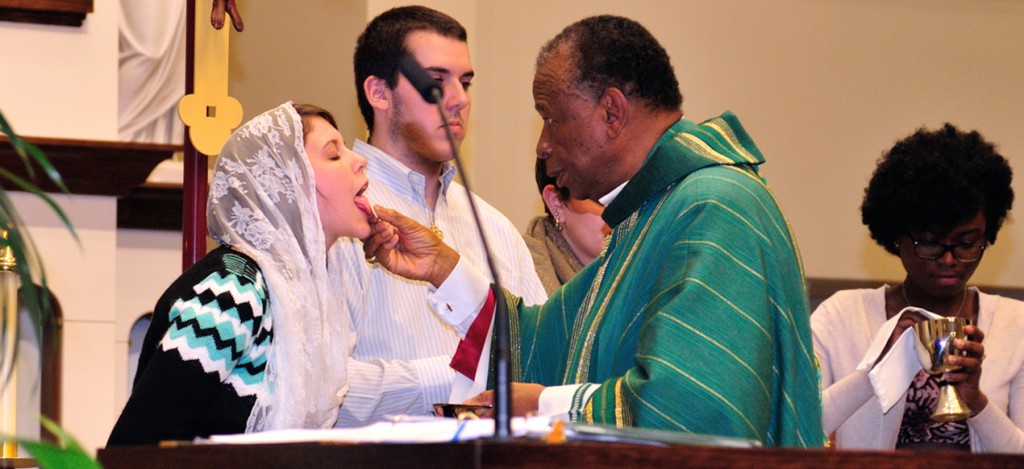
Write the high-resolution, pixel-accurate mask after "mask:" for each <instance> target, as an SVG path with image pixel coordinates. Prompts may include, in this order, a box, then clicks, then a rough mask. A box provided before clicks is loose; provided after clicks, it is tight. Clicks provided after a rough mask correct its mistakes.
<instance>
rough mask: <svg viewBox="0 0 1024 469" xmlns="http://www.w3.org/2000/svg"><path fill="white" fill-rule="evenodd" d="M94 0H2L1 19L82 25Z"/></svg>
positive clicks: (59, 24) (90, 10) (0, 2)
mask: <svg viewBox="0 0 1024 469" xmlns="http://www.w3.org/2000/svg"><path fill="white" fill-rule="evenodd" d="M92 1H93V0H0V21H13V22H16V23H37V24H52V25H58V26H82V22H83V21H85V15H87V14H89V13H92V11H93V9H92Z"/></svg>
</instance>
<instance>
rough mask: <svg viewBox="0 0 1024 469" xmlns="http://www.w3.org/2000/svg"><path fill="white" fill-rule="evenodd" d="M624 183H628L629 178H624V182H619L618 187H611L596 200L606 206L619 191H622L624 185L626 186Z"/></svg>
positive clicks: (613, 199)
mask: <svg viewBox="0 0 1024 469" xmlns="http://www.w3.org/2000/svg"><path fill="white" fill-rule="evenodd" d="M626 184H629V180H628V179H627V180H626V182H624V183H622V184H619V187H616V188H615V189H612V191H611V192H609V193H607V194H605V195H604V196H603V197H601V198H600V199H597V201H598V202H601V205H604V206H605V207H607V206H608V204H610V203H612V202H614V201H615V198H616V197H618V196H619V193H620V192H622V189H623V188H624V187H626Z"/></svg>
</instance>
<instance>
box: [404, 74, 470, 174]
mask: <svg viewBox="0 0 1024 469" xmlns="http://www.w3.org/2000/svg"><path fill="white" fill-rule="evenodd" d="M398 70H399V71H401V72H402V75H405V78H406V79H407V80H409V83H412V86H413V88H416V91H419V92H420V96H423V100H424V101H426V102H428V103H430V104H437V103H438V102H440V101H441V97H442V96H444V90H443V89H441V84H440V83H438V82H437V80H435V79H433V78H430V75H427V71H426V70H423V67H421V66H420V63H419V62H417V61H416V58H415V57H413V56H411V55H403V56H402V58H400V59H398ZM443 115H444V114H443V111H442V116H443ZM444 122H445V126H446V127H447V125H448V120H447V119H445V121H444ZM454 149H455V144H454V143H453V144H452V150H454ZM463 176H465V175H463Z"/></svg>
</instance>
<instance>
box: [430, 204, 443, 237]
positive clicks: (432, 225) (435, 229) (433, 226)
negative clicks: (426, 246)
mask: <svg viewBox="0 0 1024 469" xmlns="http://www.w3.org/2000/svg"><path fill="white" fill-rule="evenodd" d="M427 214H428V215H430V227H429V229H430V231H431V232H432V233H434V236H437V239H440V240H444V232H443V231H441V229H440V228H438V227H437V224H436V223H434V211H433V210H430V209H427Z"/></svg>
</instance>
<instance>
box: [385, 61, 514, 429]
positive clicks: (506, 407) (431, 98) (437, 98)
mask: <svg viewBox="0 0 1024 469" xmlns="http://www.w3.org/2000/svg"><path fill="white" fill-rule="evenodd" d="M398 70H399V71H401V72H402V75H404V76H405V78H406V79H407V80H409V83H412V86H413V87H414V88H416V91H419V93H420V96H422V97H423V100H424V101H426V102H428V103H431V104H436V105H437V112H438V113H439V114H440V115H441V122H442V123H443V124H444V130H445V132H446V133H447V135H448V144H449V145H450V146H451V148H452V156H453V157H454V159H455V167H456V169H457V170H458V171H459V174H461V175H462V185H463V186H465V187H466V193H467V194H469V208H470V211H471V212H472V213H473V221H474V222H475V223H476V230H477V233H479V235H480V242H481V244H483V247H484V256H485V257H486V258H487V267H488V268H489V269H490V270H491V277H492V278H493V279H494V290H495V296H497V294H498V293H499V292H501V280H500V279H499V278H498V269H496V268H495V267H494V265H495V264H494V256H492V255H491V248H490V246H489V245H488V244H487V236H485V235H484V229H483V225H481V223H480V214H479V211H478V210H477V209H476V203H475V202H474V201H473V191H472V190H470V188H469V175H468V174H466V172H465V171H463V169H462V159H461V158H459V148H458V146H456V145H455V138H454V137H453V136H452V129H451V127H450V126H449V125H448V117H447V116H445V114H444V103H443V102H442V101H441V97H442V96H443V95H444V91H443V90H442V88H441V84H440V83H438V82H437V80H434V79H432V78H430V75H427V72H426V71H425V70H423V67H421V66H420V64H419V62H417V61H416V58H415V57H413V56H412V55H404V56H402V58H401V59H399V60H398ZM496 299H497V300H498V301H495V309H494V335H495V340H494V341H495V346H496V347H497V348H498V350H497V353H496V354H495V355H496V356H495V363H494V438H495V439H508V438H511V437H512V418H511V415H512V406H511V402H512V399H511V396H512V383H511V381H510V379H509V366H508V364H509V361H510V360H509V357H510V355H511V353H510V352H509V337H508V310H507V308H508V306H507V305H506V304H505V302H504V301H500V298H496Z"/></svg>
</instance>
